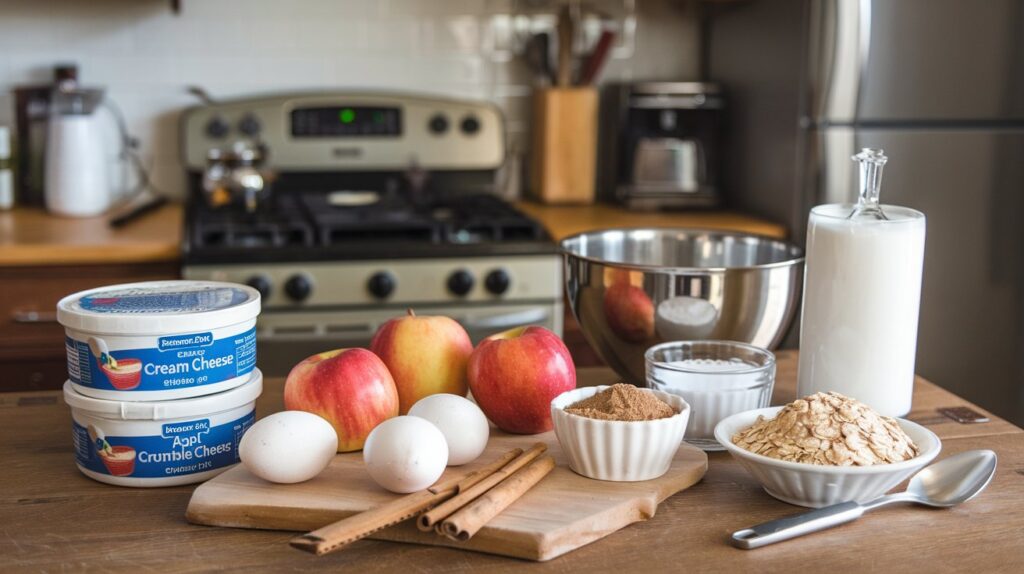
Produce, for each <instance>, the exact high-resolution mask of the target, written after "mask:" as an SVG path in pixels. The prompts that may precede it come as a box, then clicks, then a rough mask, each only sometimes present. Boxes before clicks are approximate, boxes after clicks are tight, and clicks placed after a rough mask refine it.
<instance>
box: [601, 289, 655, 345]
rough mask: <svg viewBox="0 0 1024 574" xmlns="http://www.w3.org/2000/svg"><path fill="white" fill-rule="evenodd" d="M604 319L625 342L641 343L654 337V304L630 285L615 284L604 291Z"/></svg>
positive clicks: (641, 290)
mask: <svg viewBox="0 0 1024 574" xmlns="http://www.w3.org/2000/svg"><path fill="white" fill-rule="evenodd" d="M604 317H605V320H607V321H608V326H609V327H611V329H612V332H613V333H615V334H616V335H618V336H619V338H621V339H622V340H624V341H629V342H631V343H641V342H643V341H646V340H648V339H650V338H651V337H653V336H654V302H653V301H651V298H650V297H648V296H647V293H646V292H645V291H644V290H643V289H641V288H639V287H637V286H635V285H631V284H629V283H622V282H619V283H614V284H612V285H610V286H608V287H607V288H605V291H604Z"/></svg>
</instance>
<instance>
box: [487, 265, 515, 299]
mask: <svg viewBox="0 0 1024 574" xmlns="http://www.w3.org/2000/svg"><path fill="white" fill-rule="evenodd" d="M511 285H512V278H511V277H509V276H508V272H507V271H505V270H504V269H495V270H494V271H491V272H490V273H488V274H487V277H484V287H485V288H486V289H487V291H488V292H489V293H491V294H492V295H502V294H504V293H505V292H506V291H508V288H509V287H510V286H511Z"/></svg>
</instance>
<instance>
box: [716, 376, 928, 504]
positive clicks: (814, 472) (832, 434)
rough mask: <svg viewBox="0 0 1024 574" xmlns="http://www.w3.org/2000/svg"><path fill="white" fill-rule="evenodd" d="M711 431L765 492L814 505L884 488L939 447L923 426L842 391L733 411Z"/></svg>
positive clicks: (871, 495)
mask: <svg viewBox="0 0 1024 574" xmlns="http://www.w3.org/2000/svg"><path fill="white" fill-rule="evenodd" d="M715 438H716V439H717V440H718V442H719V443H721V444H722V446H724V447H725V449H726V450H728V451H729V453H730V454H731V455H732V456H733V458H735V459H736V460H737V461H739V462H740V464H742V465H743V467H744V468H746V469H747V471H748V472H750V474H752V475H753V476H754V478H756V479H757V480H758V482H760V483H761V486H762V487H763V488H764V490H765V492H767V493H768V494H770V495H771V496H773V497H775V498H777V499H779V500H781V501H783V502H788V503H790V504H796V505H799V506H808V507H811V508H820V507H822V506H828V505H830V504H836V503H839V502H847V501H850V500H853V501H856V502H866V501H868V500H871V499H873V498H876V497H878V496H881V495H882V494H884V493H886V492H888V491H889V490H890V489H892V488H893V487H895V486H896V485H898V484H899V483H901V482H903V481H904V480H906V479H907V478H909V477H910V476H911V475H913V474H914V473H916V472H917V471H918V470H920V469H921V468H923V467H924V466H925V465H927V464H928V463H929V462H931V461H932V459H934V458H935V457H936V456H937V455H938V454H939V451H940V450H941V449H942V442H941V441H940V440H939V437H937V436H935V433H933V432H932V431H930V430H928V429H926V428H924V427H923V426H921V425H919V424H917V423H913V422H910V421H908V420H906V419H893V418H889V417H885V416H882V415H879V414H878V413H877V412H875V411H874V410H872V409H871V408H870V407H868V406H867V405H865V404H864V403H861V402H860V401H857V400H855V399H851V398H849V397H846V396H843V395H841V394H839V393H817V394H815V395H811V396H808V397H804V398H802V399H797V400H796V401H793V402H792V403H789V404H788V405H785V406H782V407H769V408H764V409H755V410H752V411H745V412H742V413H739V414H736V415H733V416H731V417H728V418H726V419H724V420H722V421H721V422H720V423H718V426H716V427H715Z"/></svg>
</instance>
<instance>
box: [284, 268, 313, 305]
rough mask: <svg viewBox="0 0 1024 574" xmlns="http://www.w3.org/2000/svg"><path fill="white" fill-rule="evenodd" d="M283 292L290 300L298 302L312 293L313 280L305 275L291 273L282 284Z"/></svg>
mask: <svg viewBox="0 0 1024 574" xmlns="http://www.w3.org/2000/svg"><path fill="white" fill-rule="evenodd" d="M284 292H285V294H286V295H288V297H289V298H290V299H291V300H292V301H295V302H296V303H300V302H302V301H305V300H306V299H308V298H309V296H310V295H312V294H313V281H312V280H310V278H309V277H308V276H306V275H292V276H291V277H289V278H288V281H286V282H285V284H284Z"/></svg>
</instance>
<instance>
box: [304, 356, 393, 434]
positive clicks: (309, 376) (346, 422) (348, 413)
mask: <svg viewBox="0 0 1024 574" xmlns="http://www.w3.org/2000/svg"><path fill="white" fill-rule="evenodd" d="M284 408H285V409H287V410H290V411H291V410H297V411H306V412H310V413H313V414H315V415H319V416H321V417H323V418H325V419H327V421H328V422H329V423H331V426H333V427H334V431H335V432H336V433H338V452H349V451H353V450H359V449H361V448H363V443H364V442H365V441H366V436H367V435H369V434H370V431H372V430H373V428H374V427H375V426H377V425H378V424H380V423H381V422H383V421H385V420H387V419H389V418H391V417H394V416H398V390H397V389H396V388H395V381H394V379H392V378H391V373H390V372H388V368H387V366H385V365H384V362H383V361H381V360H380V358H379V357H377V355H374V354H373V353H371V352H370V351H367V350H366V349H336V350H334V351H327V352H326V353H320V354H319V355H313V356H312V357H309V358H308V359H305V360H303V361H302V362H301V363H299V364H297V365H295V366H294V367H292V370H291V372H290V373H288V379H287V380H285V383H284Z"/></svg>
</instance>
